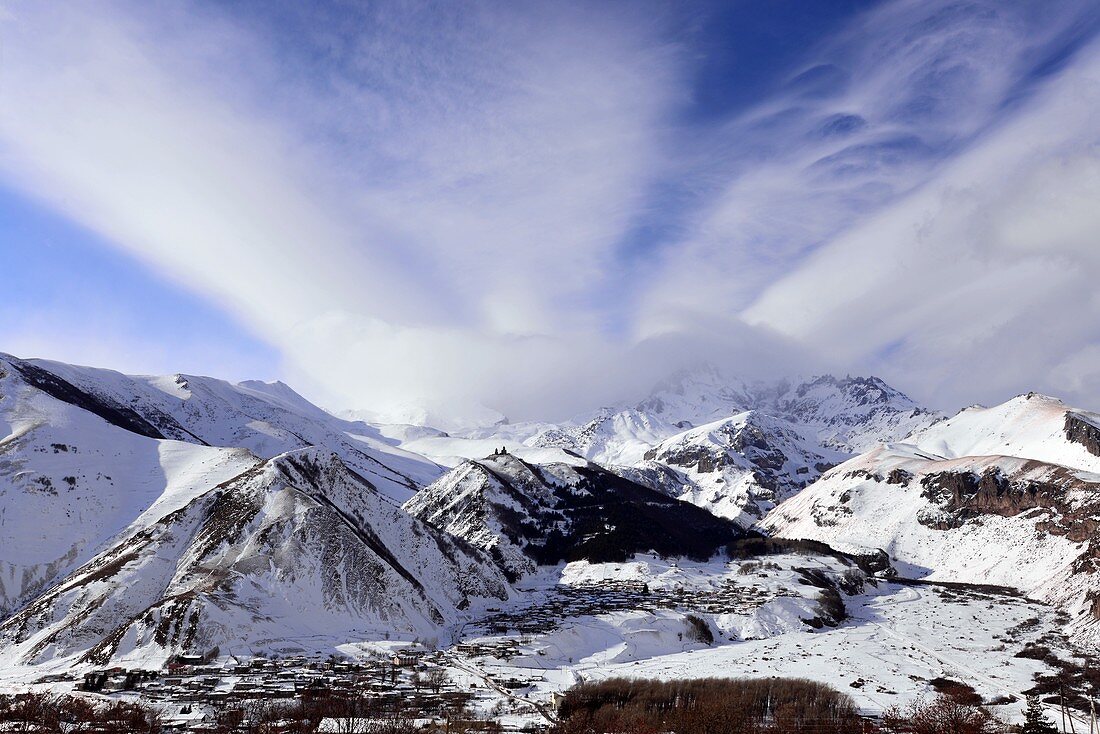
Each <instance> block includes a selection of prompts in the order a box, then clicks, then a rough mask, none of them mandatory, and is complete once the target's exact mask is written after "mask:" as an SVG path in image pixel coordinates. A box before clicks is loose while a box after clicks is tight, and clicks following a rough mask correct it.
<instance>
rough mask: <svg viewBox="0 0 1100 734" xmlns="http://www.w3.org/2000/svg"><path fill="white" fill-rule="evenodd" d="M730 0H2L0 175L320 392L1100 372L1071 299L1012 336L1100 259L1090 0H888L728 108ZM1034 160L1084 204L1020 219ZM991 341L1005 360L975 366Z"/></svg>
mask: <svg viewBox="0 0 1100 734" xmlns="http://www.w3.org/2000/svg"><path fill="white" fill-rule="evenodd" d="M715 12H717V11H716V10H715V7H714V6H709V5H706V4H701V5H698V6H684V7H680V6H668V5H662V4H653V5H644V6H638V5H631V6H616V5H593V4H577V5H574V4H561V3H555V4H545V5H543V4H525V5H524V6H523V7H522V8H521V7H518V6H514V5H511V4H503V3H476V4H470V5H465V6H462V7H458V6H454V7H451V6H438V5H434V4H420V3H404V2H401V3H399V2H388V3H376V4H368V5H362V6H358V5H343V4H334V5H328V6H309V7H306V6H302V5H299V4H294V3H286V4H273V5H263V6H262V7H259V8H257V7H256V6H250V5H247V4H244V5H236V6H229V7H225V6H216V5H206V4H202V3H193V4H187V5H167V4H163V5H162V4H153V5H148V4H137V3H129V2H109V3H104V4H100V5H94V6H92V5H85V6H68V7H63V8H62V7H58V6H45V5H41V4H35V3H25V4H24V3H16V4H13V5H11V6H10V10H9V13H8V17H7V18H6V19H5V20H4V21H2V22H0V42H2V43H3V48H4V63H3V65H2V66H0V90H2V94H3V96H4V102H5V104H4V105H3V106H2V107H0V175H3V176H5V178H6V180H7V181H8V182H9V183H10V184H11V185H15V186H19V187H20V188H22V189H24V190H26V191H28V192H30V193H32V194H33V195H35V196H37V197H38V198H40V199H41V200H42V201H43V202H45V203H46V204H47V205H49V206H51V207H53V208H55V209H57V210H59V211H61V212H63V213H65V215H66V216H68V217H70V218H71V219H73V220H74V221H77V222H80V223H81V224H83V225H85V226H87V227H90V228H92V229H93V230H95V231H96V232H98V233H99V234H100V235H102V236H103V237H104V238H105V239H107V240H109V241H111V242H113V243H114V244H116V245H117V246H118V247H120V248H122V249H124V250H125V251H127V252H130V253H132V254H133V255H134V256H136V257H138V258H140V259H141V260H142V261H144V262H145V263H147V264H149V265H150V266H151V267H153V268H154V269H156V270H157V271H158V272H160V273H161V274H162V275H165V276H166V277H169V278H171V279H173V280H175V281H177V282H179V283H180V284H182V285H184V286H185V287H187V288H190V289H193V290H195V291H197V292H199V293H201V294H203V296H204V297H206V298H208V299H210V300H211V301H213V302H214V303H217V304H219V305H220V307H221V308H223V309H225V310H226V311H227V312H228V313H231V314H232V315H233V316H234V318H237V319H239V320H240V321H241V322H242V323H244V324H245V325H247V326H248V327H249V328H250V329H251V330H252V331H253V332H254V333H255V334H257V335H258V336H259V337H260V338H262V339H264V340H265V341H267V342H269V343H271V344H272V345H274V346H275V347H276V348H277V349H278V350H279V352H280V353H281V354H282V356H283V358H284V360H285V365H284V366H285V371H286V373H287V375H286V376H287V377H289V378H291V379H294V380H296V381H298V382H302V381H304V382H305V383H306V385H307V388H308V389H309V391H310V392H311V393H312V394H313V395H314V396H316V397H319V398H320V399H323V400H325V401H326V402H328V403H330V404H334V405H346V406H352V407H369V408H375V409H381V410H383V411H384V410H386V409H387V408H390V407H398V406H400V405H402V404H405V403H409V402H420V401H428V402H434V401H442V400H446V401H450V402H452V403H454V402H456V401H457V402H458V403H464V402H465V403H469V402H484V403H487V404H490V405H492V406H494V407H497V408H501V409H504V410H506V411H508V412H511V413H517V414H519V415H525V414H526V415H530V414H533V413H536V412H538V413H543V414H545V413H547V411H549V412H551V413H553V414H556V415H561V414H563V413H567V412H569V411H572V410H579V409H581V408H584V407H587V406H588V405H589V404H590V403H591V402H594V401H598V400H603V399H607V398H611V397H617V394H618V393H622V392H626V391H629V390H634V389H640V388H641V387H642V386H644V385H645V384H646V383H648V382H651V381H653V380H655V379H656V378H658V377H660V376H661V374H662V373H663V372H665V371H666V370H668V369H671V368H672V367H674V366H677V364H679V363H683V362H688V361H695V360H698V359H701V358H709V359H712V360H715V361H719V362H729V363H732V364H735V365H736V367H737V369H740V370H742V371H745V372H747V373H748V374H749V376H753V374H754V373H755V374H761V375H765V374H774V373H775V372H776V371H780V370H785V371H792V372H793V371H803V370H816V369H848V370H853V371H866V370H875V371H878V372H881V373H883V374H884V376H885V377H887V378H893V379H897V380H899V381H900V382H901V385H902V386H903V387H905V388H907V389H910V390H911V391H913V392H914V393H916V394H917V395H918V396H919V397H922V398H924V399H927V400H929V401H931V402H933V403H934V404H937V405H941V406H944V405H946V404H947V403H949V402H950V401H955V400H957V399H960V396H962V395H964V394H969V393H970V392H973V391H975V388H976V387H980V386H985V387H988V388H989V391H993V390H1002V391H1003V390H1008V389H1019V388H1020V387H1021V386H1027V385H1034V384H1037V383H1038V382H1040V381H1041V378H1043V377H1044V376H1045V375H1058V374H1063V375H1073V376H1074V379H1075V380H1076V382H1073V380H1071V379H1070V378H1069V377H1068V376H1067V377H1065V378H1057V379H1055V378H1052V379H1053V380H1054V383H1053V384H1052V388H1051V389H1055V391H1057V388H1059V386H1061V388H1062V389H1063V390H1066V391H1073V390H1081V389H1084V387H1083V386H1085V385H1089V384H1091V382H1090V381H1091V380H1092V379H1093V378H1091V377H1089V378H1083V377H1081V375H1083V374H1088V375H1091V374H1096V375H1100V363H1097V364H1096V366H1095V368H1094V367H1093V366H1092V365H1093V357H1092V356H1090V355H1092V354H1093V353H1092V352H1089V351H1088V348H1082V346H1081V345H1082V344H1091V343H1095V341H1096V337H1097V336H1098V335H1097V334H1094V333H1092V330H1091V327H1090V325H1089V324H1090V323H1091V321H1090V320H1091V318H1092V315H1091V312H1090V311H1088V309H1082V310H1080V311H1079V313H1081V314H1083V316H1082V317H1081V318H1079V319H1073V320H1071V322H1072V324H1074V325H1073V326H1071V325H1070V322H1066V323H1064V324H1063V328H1061V329H1060V331H1059V333H1061V336H1060V337H1059V338H1058V339H1054V340H1048V341H1046V342H1043V343H1044V344H1045V345H1046V346H1047V348H1048V350H1049V352H1050V356H1049V358H1047V359H1044V360H1040V361H1033V360H1031V361H1029V360H1024V359H1020V357H1021V355H1023V354H1025V353H1026V350H1027V346H1028V345H1027V344H1026V342H1023V341H1021V340H1020V339H1019V338H1016V335H1017V334H1031V332H1032V331H1035V330H1041V329H1042V326H1041V324H1042V319H1040V318H1039V317H1036V316H1035V315H1034V314H1040V313H1041V314H1045V315H1047V317H1049V316H1050V315H1051V314H1053V313H1056V307H1057V306H1058V304H1057V303H1056V301H1055V300H1054V294H1055V293H1057V292H1063V293H1064V292H1065V291H1060V289H1062V288H1065V287H1066V286H1068V285H1076V286H1077V287H1081V286H1082V285H1083V283H1084V282H1085V281H1086V280H1087V278H1088V277H1090V276H1093V275H1100V273H1098V272H1096V267H1095V265H1096V263H1094V262H1093V261H1092V260H1091V259H1089V258H1087V257H1085V256H1084V255H1081V254H1080V253H1077V254H1074V255H1067V254H1065V252H1063V250H1062V249H1059V248H1060V247H1061V245H1060V244H1059V243H1061V242H1063V241H1066V240H1067V238H1069V239H1073V237H1078V238H1080V237H1082V236H1083V235H1081V234H1080V233H1081V232H1088V231H1091V230H1090V229H1089V228H1090V227H1091V226H1092V221H1091V220H1089V219H1087V217H1084V218H1082V216H1083V215H1082V214H1081V212H1079V211H1078V209H1085V208H1087V207H1078V206H1077V205H1076V204H1074V203H1073V202H1075V201H1077V199H1078V198H1079V196H1078V194H1079V192H1080V191H1082V190H1084V191H1090V189H1089V187H1088V182H1089V181H1090V180H1091V179H1090V176H1091V175H1092V174H1091V167H1090V166H1091V163H1090V161H1091V156H1092V154H1093V149H1092V147H1090V146H1093V145H1094V141H1093V138H1092V137H1091V135H1092V133H1091V131H1090V129H1089V127H1088V125H1087V124H1084V123H1081V124H1077V123H1073V124H1067V123H1066V122H1065V121H1070V120H1076V119H1077V117H1074V116H1075V115H1077V116H1087V115H1088V114H1089V113H1096V112H1097V111H1100V110H1097V109H1096V106H1097V105H1096V101H1095V99H1094V98H1093V96H1092V95H1091V94H1089V93H1082V91H1081V90H1082V89H1084V90H1086V91H1087V89H1088V88H1089V84H1090V82H1089V81H1088V80H1089V79H1090V78H1091V77H1090V74H1091V71H1090V70H1091V69H1092V68H1093V66H1094V60H1093V56H1092V54H1091V51H1081V49H1082V48H1086V47H1087V46H1088V43H1089V41H1090V39H1091V38H1092V37H1093V36H1094V35H1095V32H1096V28H1097V21H1098V18H1097V17H1096V16H1097V13H1096V12H1095V10H1094V9H1093V8H1092V7H1091V6H1090V5H1089V4H1088V3H1086V2H1075V1H1074V0H1064V1H1061V2H1055V3H1050V4H1044V6H1043V8H1042V9H1041V10H1040V9H1037V8H1035V7H1033V6H1031V5H1030V4H1027V3H1019V4H1013V3H995V2H986V1H983V0H974V1H972V2H948V1H947V0H944V1H942V2H931V3H929V2H915V1H914V0H895V1H894V2H887V3H880V4H877V5H875V6H874V7H872V8H870V9H869V10H866V11H864V12H861V13H856V14H854V15H851V16H850V17H847V18H846V19H845V20H844V22H842V23H840V24H839V25H838V26H837V28H838V30H836V31H835V32H833V33H831V34H830V35H829V36H828V37H825V38H821V39H819V41H818V42H817V43H815V44H812V45H810V46H808V47H807V48H805V49H799V50H798V51H797V52H793V51H792V52H789V53H787V54H786V55H785V58H787V57H791V58H795V59H796V62H795V63H793V64H788V65H789V67H790V68H787V69H786V70H785V72H784V73H783V74H781V75H779V81H778V82H774V83H772V84H771V86H770V87H769V88H768V89H767V90H766V91H764V92H761V93H759V94H758V95H757V96H756V97H755V98H754V99H753V100H752V101H750V102H746V103H744V104H739V105H736V106H735V107H734V109H735V111H734V112H732V113H731V115H730V116H728V117H722V116H720V115H719V116H715V115H713V114H707V115H703V114H695V111H696V106H697V104H698V100H696V99H694V98H693V97H692V89H693V88H694V87H693V83H694V81H695V79H694V78H693V75H695V74H697V73H699V69H700V68H701V63H702V62H701V59H700V53H702V52H701V51H700V50H699V49H700V48H702V46H700V45H699V44H698V40H699V37H700V34H705V33H706V32H707V31H706V26H707V19H708V18H709V17H710V16H711V15H712V14H713V13H715ZM731 12H732V11H731ZM738 12H741V11H738ZM745 12H751V11H749V10H745ZM696 16H697V17H696ZM698 19H701V20H698ZM710 40H711V45H710V46H708V47H713V43H714V39H710ZM722 42H725V41H724V40H723V41H722ZM736 42H737V39H736V38H732V39H730V40H729V43H736ZM785 63H786V62H785ZM712 86H713V85H712ZM735 93H736V90H731V94H735ZM1041 120H1042V121H1043V122H1040V121H1041ZM1037 140H1042V141H1045V142H1044V143H1043V144H1042V145H1035V143H1036V141H1037ZM1060 166H1061V167H1063V168H1066V169H1067V171H1068V172H1067V173H1065V175H1062V174H1059V173H1058V171H1060V170H1061V168H1059V167H1060ZM1069 169H1072V170H1069ZM1006 172H1007V173H1006ZM960 182H963V183H960ZM1047 187H1050V188H1049V190H1050V191H1053V192H1056V193H1055V194H1054V199H1055V203H1056V204H1057V205H1058V206H1065V207H1069V208H1071V209H1073V213H1072V214H1067V216H1066V217H1064V218H1060V219H1059V220H1058V221H1055V222H1052V221H1051V220H1050V218H1049V217H1048V215H1047V214H1046V210H1035V211H1034V212H1033V214H1032V215H1031V216H1030V218H1028V217H1025V216H1024V212H1025V211H1031V209H1029V208H1028V207H1027V206H1025V204H1027V203H1028V201H1027V199H1026V197H1024V194H1022V193H1020V192H1030V195H1033V196H1040V192H1041V191H1044V190H1048V189H1047ZM958 191H966V192H968V193H967V196H961V197H958V199H959V201H955V197H956V192H958ZM1013 192H1015V193H1013ZM937 197H938V198H937ZM967 197H971V198H972V200H973V201H975V202H981V203H980V204H974V205H973V206H970V208H967V206H966V205H964V204H962V203H961V202H962V201H963V200H967ZM1021 197H1024V198H1023V199H1021ZM1047 198H1050V197H1047ZM930 202H931V203H930ZM935 202H940V203H935ZM944 202H946V203H944ZM941 204H942V205H941ZM1055 208H1057V207H1055ZM991 221H995V222H996V223H997V224H996V225H995V226H994V225H991V224H989V222H991ZM1005 222H1018V225H1014V227H1015V229H1014V231H1015V232H1016V234H1015V235H1013V237H1008V236H1004V237H992V236H989V235H988V232H989V231H995V232H1000V231H1001V229H999V228H1002V227H1003V226H1004V223H1005ZM1071 222H1079V224H1071ZM990 227H992V229H990ZM1066 228H1069V229H1071V230H1072V231H1073V232H1074V233H1076V234H1073V235H1072V236H1070V235H1067V234H1065V233H1064V232H1062V230H1065V229H1066ZM976 232H980V233H981V234H980V235H979V234H975V233H976ZM1060 232H1062V233H1061V234H1060ZM1020 233H1026V237H1023V235H1022V234H1020ZM933 240H934V242H933ZM1022 242H1026V247H1024V245H1022V244H1020V243H1022ZM1012 243H1015V244H1012ZM1014 248H1015V249H1014ZM1021 248H1023V249H1026V250H1027V252H1028V254H1026V255H1021V254H1020V252H1021ZM1071 249H1072V248H1071ZM1038 252H1043V253H1047V254H1049V253H1051V252H1056V253H1061V254H1059V255H1055V256H1049V257H1048V256H1046V255H1042V256H1038V255H1036V254H1035V253H1038ZM1074 252H1076V251H1074ZM926 253H936V255H935V258H937V259H938V260H941V261H942V262H944V263H947V264H946V265H942V266H935V267H931V266H928V265H927V264H926V263H923V262H921V260H922V257H924V254H926ZM975 263H980V264H981V266H982V267H978V266H977V265H975ZM1067 264H1072V265H1073V266H1074V267H1075V268H1077V271H1076V272H1073V273H1070V272H1068V271H1066V270H1065V269H1064V268H1065V266H1066V265H1067ZM992 274H996V275H992ZM1075 278H1076V280H1075ZM1081 279H1084V280H1081ZM1035 282H1039V283H1041V284H1042V287H1041V288H1039V289H1036V288H1035V287H1034V283H1035ZM999 283H1003V284H1005V285H1006V286H1007V289H1005V288H998V284H999ZM1026 283H1031V285H1030V286H1028V288H1026V289H1025V288H1024V284H1026ZM1016 290H1023V291H1024V292H1026V294H1027V295H1025V296H1023V297H1021V296H1019V295H1015V293H1016ZM1039 291H1041V293H1040V292H1039ZM979 293H980V294H981V297H980V298H978V299H977V301H978V302H980V303H981V304H982V306H981V308H979V307H977V306H975V305H974V303H973V301H974V300H975V299H971V298H969V295H972V294H979ZM872 313H875V314H878V313H881V314H882V315H881V317H880V316H875V317H873V318H872V317H871V316H869V315H868V314H872ZM959 313H961V314H964V315H966V317H967V318H966V323H967V324H973V325H974V326H973V328H971V327H970V326H962V327H958V328H955V327H948V326H943V327H940V328H934V327H931V326H930V325H929V324H931V323H936V322H937V320H938V321H939V322H942V321H943V320H944V319H946V318H947V316H948V315H950V314H959ZM998 319H999V321H998ZM1010 326H1011V328H1010ZM982 335H985V336H984V337H983V336H982ZM989 335H996V339H997V348H996V349H991V348H990V345H989V343H988V339H985V337H989V338H990V339H991V338H993V337H991V336H989ZM983 339H985V340H983ZM1094 351H1095V350H1094ZM986 354H996V361H995V362H994V363H992V364H991V366H997V365H998V364H1002V363H1004V362H1005V361H1006V360H1016V363H1018V364H1020V365H1021V367H1020V368H1019V369H1016V370H1010V371H1004V378H1003V379H1001V380H999V381H988V380H986V381H975V380H974V379H970V378H968V377H967V376H966V375H965V374H962V375H961V376H960V374H959V370H958V369H957V365H958V364H964V363H965V361H966V360H968V359H969V360H973V359H976V358H979V357H982V356H983V355H986ZM952 360H956V361H952ZM945 364H946V365H952V364H953V365H956V368H954V369H953V370H952V369H944V368H943V365H945ZM1059 370H1061V372H1059ZM1097 379H1100V378H1097ZM1075 385H1076V387H1075Z"/></svg>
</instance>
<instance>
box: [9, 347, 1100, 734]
mask: <svg viewBox="0 0 1100 734" xmlns="http://www.w3.org/2000/svg"><path fill="white" fill-rule="evenodd" d="M723 416H724V417H723ZM0 420H2V427H3V429H4V432H5V437H4V438H3V439H0V547H2V548H3V549H4V552H3V553H2V554H0V571H2V573H0V591H2V596H0V601H2V602H3V606H2V607H0V641H2V642H3V647H2V648H0V689H2V691H3V692H4V695H24V694H27V693H33V692H43V691H46V692H52V693H55V694H65V695H78V696H84V697H88V698H90V699H91V700H119V701H132V702H138V703H143V704H146V703H147V704H151V705H154V706H157V707H159V708H160V710H162V712H163V713H164V714H165V716H168V717H174V718H172V720H173V721H175V722H176V723H177V724H178V727H177V728H179V729H181V730H187V731H215V730H218V731H220V729H216V728H211V727H215V724H216V722H217V721H218V720H219V717H220V716H222V715H223V714H225V712H227V711H228V712H232V711H238V710H242V711H243V710H245V709H249V707H253V708H254V707H256V706H260V705H263V706H269V707H270V706H274V707H276V709H277V708H278V707H279V706H289V705H294V706H299V707H306V708H309V707H312V708H309V710H310V711H312V712H314V713H313V714H311V716H312V718H311V719H310V720H311V721H313V722H314V723H313V725H315V726H320V725H321V724H320V723H318V722H321V721H322V719H325V718H326V717H325V716H321V713H320V712H322V711H327V712H328V713H334V712H337V711H338V710H342V711H347V710H349V709H348V707H349V706H352V705H353V704H354V706H356V707H359V709H361V710H363V711H365V710H367V709H370V710H371V711H374V712H375V713H376V714H379V715H382V714H385V715H387V716H388V715H395V716H396V715H398V713H399V714H400V716H402V717H405V718H408V717H412V718H413V719H415V720H418V721H429V720H431V721H437V722H439V721H444V720H445V721H452V720H453V721H458V719H459V718H463V717H464V720H469V721H482V722H495V724H494V726H498V725H499V726H502V727H504V728H505V729H510V730H540V729H544V728H546V727H549V726H552V725H554V724H555V720H556V711H557V710H558V706H559V704H560V702H561V700H562V698H561V697H562V696H563V695H564V694H565V693H566V692H567V691H569V690H570V689H572V688H574V687H575V686H577V685H578V684H597V683H599V682H601V681H611V680H614V679H616V678H630V679H639V680H641V679H646V680H649V679H652V680H661V681H677V680H689V679H700V678H716V677H717V678H724V677H732V678H740V679H767V680H770V679H773V678H774V679H787V678H799V679H806V680H810V681H816V682H818V683H821V684H825V685H827V686H830V687H832V688H835V689H837V690H839V691H841V692H842V693H843V694H845V695H846V696H848V697H849V698H850V699H851V701H853V702H854V706H855V707H856V708H857V710H858V712H859V714H860V715H861V716H863V717H867V719H868V720H869V721H874V720H876V719H878V718H880V717H882V716H883V715H884V713H886V712H890V711H893V710H896V709H897V708H898V707H904V706H906V705H909V704H910V703H912V702H914V701H918V702H919V701H921V700H925V699H928V698H929V697H935V696H939V695H941V694H943V695H947V694H945V693H944V692H945V691H946V692H949V693H951V695H961V694H960V692H965V695H966V696H967V697H969V698H968V700H970V701H971V702H972V703H980V704H982V705H983V706H985V707H987V709H988V710H989V711H992V712H994V713H995V714H996V715H997V716H999V717H1000V718H1003V719H1006V720H1009V721H1012V720H1017V719H1018V718H1019V716H1020V715H1021V712H1022V709H1023V705H1024V700H1025V695H1028V694H1030V693H1035V694H1038V695H1040V696H1042V697H1043V700H1042V705H1044V706H1046V707H1048V708H1050V707H1054V709H1056V710H1057V711H1058V713H1059V714H1061V708H1060V707H1061V704H1062V702H1063V701H1065V702H1066V703H1067V704H1068V705H1069V706H1071V707H1072V708H1073V712H1071V714H1070V715H1072V716H1077V717H1081V716H1083V715H1084V713H1083V712H1086V711H1087V710H1088V706H1089V701H1090V700H1091V698H1092V697H1093V696H1094V695H1095V693H1096V685H1097V683H1098V681H1096V680H1095V679H1094V677H1093V676H1092V675H1091V674H1090V672H1089V671H1090V670H1091V669H1093V667H1094V666H1093V663H1092V656H1093V654H1094V653H1095V651H1096V647H1095V640H1096V635H1097V634H1098V632H1097V629H1098V622H1097V616H1096V612H1095V609H1096V608H1097V607H1096V603H1095V600H1096V598H1097V595H1098V594H1100V586H1097V583H1096V582H1095V574H1094V565H1093V564H1094V558H1095V552H1094V547H1095V545H1094V543H1095V542H1096V537H1095V532H1096V529H1097V527H1098V526H1100V522H1098V521H1096V520H1095V517H1094V516H1095V512H1096V508H1097V507H1100V501H1098V500H1097V497H1100V494H1097V488H1098V487H1100V459H1098V458H1097V456H1096V448H1095V447H1096V442H1095V440H1094V437H1095V434H1096V431H1095V430H1093V429H1092V428H1091V427H1092V426H1094V425H1095V423H1094V420H1095V419H1094V418H1093V417H1092V414H1090V413H1088V412H1087V411H1083V410H1080V409H1071V408H1069V407H1067V406H1064V405H1063V404H1061V403H1060V402H1058V401H1056V400H1054V399H1052V398H1048V397H1045V396H1036V395H1028V396H1020V397H1018V398H1015V399H1013V400H1011V401H1009V402H1007V403H1005V404H1004V405H1001V406H996V407H995V408H988V409H987V408H969V409H967V410H964V411H962V412H960V413H959V414H958V415H956V416H953V417H951V418H944V417H942V416H939V415H937V414H935V413H933V412H931V411H927V410H924V409H923V408H921V407H920V406H917V405H915V404H913V403H912V401H909V400H908V398H906V397H905V396H903V395H901V394H900V393H898V392H897V391H894V390H893V389H892V388H889V386H886V385H885V384H884V383H882V382H881V381H878V380H875V379H873V378H867V379H864V378H845V379H844V380H838V379H836V378H829V377H826V378H813V379H811V380H807V381H804V382H802V383H799V384H797V385H791V384H789V383H783V384H777V385H765V384H755V383H754V384H748V383H743V382H740V381H738V380H736V378H729V377H725V376H720V375H719V374H718V373H717V372H716V371H714V370H713V369H710V368H707V369H704V370H702V371H699V372H696V373H690V372H689V373H682V374H679V375H677V376H674V377H673V378H670V380H668V381H666V382H665V383H663V384H662V385H661V386H658V388H657V389H655V391H654V392H653V393H652V394H651V395H650V396H648V397H646V398H644V399H642V400H640V401H638V402H636V403H631V404H624V405H620V406H613V407H610V408H603V409H600V410H597V411H595V412H594V413H593V414H591V415H587V416H580V417H578V418H577V419H575V420H572V421H568V422H564V423H560V424H532V423H525V424H515V425H512V424H508V423H498V424H495V425H491V426H484V427H480V428H473V429H466V430H464V431H461V432H455V433H454V434H448V433H444V432H443V431H440V430H438V429H434V428H432V427H431V426H410V425H405V426H397V425H382V424H379V425H374V424H368V423H365V422H363V421H351V420H347V419H344V418H339V417H336V416H335V415H332V414H330V413H328V412H326V411H323V410H321V409H320V408H317V407H316V406H313V405H312V404H310V403H308V401H306V400H305V399H304V398H302V397H300V396H298V395H297V393H294V392H293V391H292V390H291V389H290V388H288V387H287V386H285V385H281V384H276V385H269V384H265V383H255V382H248V383H239V384H231V383H228V382H223V381H219V380H214V379H212V378H203V377H192V376H180V375H177V376H172V377H131V376H125V375H119V374H117V373H111V372H108V371H104V370H95V369H91V368H83V367H75V366H72V365H62V364H59V363H50V362H40V361H27V360H20V359H17V358H14V357H3V358H2V359H0ZM486 449H487V450H486ZM47 516H53V517H55V518H56V521H55V522H54V523H53V524H50V525H43V524H41V523H38V522H31V521H30V518H31V517H39V518H40V517H47ZM326 707H327V708H326ZM341 707H343V708H341ZM359 709H357V710H359ZM1054 709H1052V710H1054ZM272 710H273V711H274V710H275V709H272ZM301 710H303V711H304V710H306V709H305V708H301ZM327 718H339V717H338V716H337V717H331V716H330V717H327ZM448 725H449V724H448ZM219 726H220V724H219ZM204 727H205V728H204ZM230 730H232V729H230ZM322 730H323V729H322Z"/></svg>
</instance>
